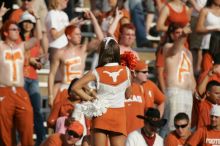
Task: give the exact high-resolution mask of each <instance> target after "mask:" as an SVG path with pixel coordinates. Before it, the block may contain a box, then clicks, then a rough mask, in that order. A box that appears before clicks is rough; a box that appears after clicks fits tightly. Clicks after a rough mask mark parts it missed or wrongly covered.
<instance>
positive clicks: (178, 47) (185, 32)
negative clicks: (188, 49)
mask: <svg viewBox="0 0 220 146" xmlns="http://www.w3.org/2000/svg"><path fill="white" fill-rule="evenodd" d="M190 33H191V29H190V27H189V26H185V27H184V28H183V32H182V36H180V37H179V39H178V40H176V41H175V42H174V44H173V47H172V48H171V49H169V52H167V55H169V56H173V55H175V54H177V53H178V52H180V51H181V50H182V49H184V47H183V46H184V43H185V42H186V39H187V36H188V35H189V34H190Z"/></svg>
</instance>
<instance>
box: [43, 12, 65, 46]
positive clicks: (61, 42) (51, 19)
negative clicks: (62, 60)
mask: <svg viewBox="0 0 220 146" xmlns="http://www.w3.org/2000/svg"><path fill="white" fill-rule="evenodd" d="M68 24H69V18H68V16H67V14H66V13H65V12H63V11H59V10H50V11H49V12H48V14H47V16H46V19H45V25H46V29H47V36H48V40H49V47H52V48H57V49H60V48H63V47H65V46H66V45H67V43H68V40H67V37H66V35H65V34H63V35H61V36H60V37H59V38H57V39H55V40H54V39H53V38H52V36H51V34H50V30H51V29H52V28H54V29H56V30H57V31H60V30H61V29H63V28H64V27H66V26H67V25H68Z"/></svg>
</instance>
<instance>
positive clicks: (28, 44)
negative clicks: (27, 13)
mask: <svg viewBox="0 0 220 146" xmlns="http://www.w3.org/2000/svg"><path fill="white" fill-rule="evenodd" d="M32 14H33V15H34V17H35V19H36V25H35V30H34V31H35V32H34V35H35V36H34V37H32V38H31V39H30V40H28V41H25V42H24V48H25V50H28V49H31V48H33V47H34V46H35V45H36V43H37V42H38V41H39V40H41V39H42V30H41V24H40V18H39V17H38V16H37V14H36V13H34V12H32Z"/></svg>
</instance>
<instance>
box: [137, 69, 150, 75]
mask: <svg viewBox="0 0 220 146" xmlns="http://www.w3.org/2000/svg"><path fill="white" fill-rule="evenodd" d="M137 72H141V73H143V74H146V73H148V72H149V71H148V70H146V71H137Z"/></svg>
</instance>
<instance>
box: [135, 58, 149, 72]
mask: <svg viewBox="0 0 220 146" xmlns="http://www.w3.org/2000/svg"><path fill="white" fill-rule="evenodd" d="M146 68H148V64H147V63H146V61H145V60H138V61H137V64H136V66H135V70H137V71H140V70H143V69H146Z"/></svg>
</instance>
